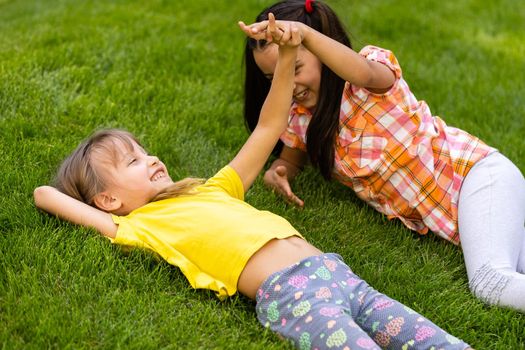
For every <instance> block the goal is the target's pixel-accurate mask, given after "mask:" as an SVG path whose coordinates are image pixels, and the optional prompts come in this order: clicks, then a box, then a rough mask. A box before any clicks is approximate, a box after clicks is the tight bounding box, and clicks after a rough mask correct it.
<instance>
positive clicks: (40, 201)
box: [33, 186, 52, 209]
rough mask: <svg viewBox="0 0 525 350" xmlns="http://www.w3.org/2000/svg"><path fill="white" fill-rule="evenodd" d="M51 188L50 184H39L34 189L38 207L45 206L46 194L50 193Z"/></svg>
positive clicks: (34, 197)
mask: <svg viewBox="0 0 525 350" xmlns="http://www.w3.org/2000/svg"><path fill="white" fill-rule="evenodd" d="M51 188H52V187H50V186H39V187H37V188H35V190H34V191H33V199H34V201H35V205H36V206H37V207H38V208H41V209H42V208H43V205H44V203H45V199H46V196H47V195H48V194H49V192H50V190H51Z"/></svg>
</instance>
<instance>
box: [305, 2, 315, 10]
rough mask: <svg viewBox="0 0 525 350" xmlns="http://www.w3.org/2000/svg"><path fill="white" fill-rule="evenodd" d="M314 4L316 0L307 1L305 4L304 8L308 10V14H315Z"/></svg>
mask: <svg viewBox="0 0 525 350" xmlns="http://www.w3.org/2000/svg"><path fill="white" fill-rule="evenodd" d="M313 3H314V0H306V1H305V2H304V8H305V9H306V12H308V13H312V12H314V6H313Z"/></svg>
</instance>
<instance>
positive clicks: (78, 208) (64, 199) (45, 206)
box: [33, 186, 117, 238]
mask: <svg viewBox="0 0 525 350" xmlns="http://www.w3.org/2000/svg"><path fill="white" fill-rule="evenodd" d="M33 196H34V199H35V204H36V206H37V207H38V208H40V209H42V210H44V211H46V212H48V213H50V214H53V215H56V216H58V217H60V218H61V219H64V220H67V221H70V222H72V223H74V224H77V225H82V226H85V227H93V228H95V229H96V230H97V231H99V232H100V233H101V234H103V235H104V236H107V237H110V238H115V236H116V234H117V225H116V224H115V223H114V222H113V220H112V219H111V215H110V214H108V213H106V212H104V211H102V210H99V209H96V208H94V207H91V206H89V205H87V204H85V203H83V202H81V201H78V200H76V199H74V198H72V197H70V196H68V195H66V194H64V193H62V192H60V191H59V190H57V189H56V188H54V187H51V186H41V187H37V188H36V189H35V191H34V193H33Z"/></svg>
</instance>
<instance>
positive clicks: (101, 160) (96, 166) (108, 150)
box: [54, 129, 202, 214]
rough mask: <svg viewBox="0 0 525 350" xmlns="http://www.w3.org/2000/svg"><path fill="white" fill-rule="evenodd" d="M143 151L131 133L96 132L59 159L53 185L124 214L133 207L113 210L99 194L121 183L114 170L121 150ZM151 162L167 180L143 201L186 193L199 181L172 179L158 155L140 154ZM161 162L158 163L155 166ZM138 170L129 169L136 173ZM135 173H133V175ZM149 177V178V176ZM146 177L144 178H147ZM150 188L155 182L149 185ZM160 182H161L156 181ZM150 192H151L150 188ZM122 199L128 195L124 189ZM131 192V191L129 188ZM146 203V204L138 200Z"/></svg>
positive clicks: (88, 201)
mask: <svg viewBox="0 0 525 350" xmlns="http://www.w3.org/2000/svg"><path fill="white" fill-rule="evenodd" d="M137 147H138V148H140V150H142V151H143V149H142V146H141V144H140V142H139V141H138V140H137V139H136V137H135V136H133V135H132V134H131V133H129V132H127V131H124V130H119V129H105V130H100V131H97V132H95V133H94V134H93V135H92V136H90V137H89V138H88V139H86V140H84V141H83V142H82V143H80V145H79V146H78V147H77V148H76V149H75V150H74V151H73V152H72V153H71V154H70V155H69V156H68V157H67V158H66V159H65V160H64V161H63V162H62V165H61V166H60V168H59V170H58V172H57V174H56V176H55V180H54V186H55V187H56V188H57V189H58V190H59V191H61V192H63V193H65V194H67V195H69V196H71V197H73V198H75V199H77V200H80V201H82V202H84V203H86V204H89V205H91V206H93V207H97V208H100V209H103V210H105V211H108V212H114V213H116V214H127V213H128V212H129V211H131V210H133V209H136V207H131V208H130V207H127V208H126V210H124V211H123V208H120V209H121V210H120V211H119V210H113V209H111V208H109V209H108V208H107V207H105V206H104V205H101V204H100V200H99V199H98V198H100V194H102V193H105V192H107V191H108V189H110V188H116V187H118V186H116V184H118V182H119V181H120V182H122V181H123V178H125V174H124V175H122V178H121V174H119V173H118V172H117V169H118V167H119V162H122V160H123V159H122V157H123V153H127V152H129V153H130V154H132V153H133V152H136V149H135V148H137ZM142 157H145V158H147V159H148V162H151V163H152V166H155V165H156V164H157V166H161V167H162V170H163V171H164V172H165V176H166V177H167V179H168V180H169V181H167V180H166V181H164V183H165V185H164V186H159V190H158V191H154V194H153V195H148V198H147V199H146V200H145V202H148V201H156V200H161V199H166V198H170V197H174V196H178V195H182V194H187V193H189V192H191V190H192V189H193V188H194V187H195V186H197V185H198V184H201V183H202V180H201V179H193V178H187V179H184V180H181V181H178V182H175V183H174V182H172V181H171V179H170V178H169V175H168V174H167V170H166V169H165V168H164V165H163V164H162V162H160V161H159V160H158V158H156V157H154V156H149V155H142ZM158 164H160V165H158ZM135 173H137V172H132V173H131V174H132V175H133V174H135ZM133 176H134V175H133ZM148 179H149V177H148ZM148 179H146V181H148ZM152 185H153V190H155V186H157V184H152ZM158 185H161V184H158ZM150 192H151V191H150ZM119 193H124V194H123V195H122V197H123V198H120V199H121V200H122V201H126V200H127V199H128V198H125V197H126V196H127V194H126V192H123V191H120V192H119ZM128 193H131V194H132V195H133V191H131V192H130V191H128ZM141 204H146V203H141Z"/></svg>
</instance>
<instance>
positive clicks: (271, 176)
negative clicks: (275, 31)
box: [241, 0, 525, 312]
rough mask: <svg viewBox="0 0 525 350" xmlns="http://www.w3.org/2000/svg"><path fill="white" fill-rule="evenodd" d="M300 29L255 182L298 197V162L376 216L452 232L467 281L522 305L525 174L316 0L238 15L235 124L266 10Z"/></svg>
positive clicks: (260, 67)
mask: <svg viewBox="0 0 525 350" xmlns="http://www.w3.org/2000/svg"><path fill="white" fill-rule="evenodd" d="M270 12H272V13H273V14H274V15H275V17H276V18H277V19H278V20H277V26H278V27H280V26H282V27H284V26H287V25H289V23H290V22H293V23H295V24H296V25H297V27H298V28H299V30H300V33H301V36H302V45H301V47H300V49H299V53H298V59H297V63H296V73H295V86H294V90H293V102H292V104H291V108H290V113H289V122H288V128H287V130H286V131H285V132H284V133H283V134H282V135H281V141H282V143H283V144H284V145H282V144H281V148H280V149H278V148H276V151H277V152H280V153H279V158H278V159H277V160H275V161H274V162H273V164H272V165H271V167H270V169H268V170H267V171H266V173H265V176H264V180H265V182H266V184H267V185H269V186H270V187H272V188H274V189H275V190H277V192H279V193H281V194H282V195H283V196H284V197H285V198H286V199H288V200H289V201H290V202H292V203H295V204H297V205H299V206H302V205H303V201H302V200H301V199H300V198H298V197H297V196H296V195H295V194H294V193H293V192H292V190H291V188H290V182H291V180H292V179H293V178H294V177H295V176H296V175H297V174H298V173H299V172H300V171H301V169H302V167H303V166H304V165H305V164H306V163H307V161H310V163H311V164H312V165H314V166H316V167H318V168H319V170H320V171H321V173H322V175H323V176H324V177H325V178H326V179H331V178H335V179H336V180H338V181H340V182H341V183H343V184H345V185H347V186H348V187H350V188H352V189H353V190H354V191H355V192H356V194H357V195H358V196H359V197H360V198H361V199H363V200H364V201H366V202H367V203H368V204H370V205H371V206H372V207H374V208H375V209H376V210H378V211H379V212H381V213H383V214H385V215H387V216H388V218H397V219H399V220H401V221H402V222H403V223H404V224H405V225H406V226H407V227H408V228H410V229H412V230H414V231H416V232H418V233H420V234H426V233H427V232H429V231H432V232H434V233H435V234H437V235H439V236H440V237H442V238H444V239H446V240H448V241H450V242H452V243H454V244H460V243H461V247H462V249H463V253H464V258H465V264H466V268H467V273H468V277H469V285H470V289H471V290H472V292H473V293H474V294H475V295H476V296H477V297H479V298H480V299H482V300H483V301H485V302H487V303H488V304H494V305H501V306H507V307H511V308H514V309H517V310H520V311H522V312H525V228H524V222H525V180H524V178H523V175H522V174H521V172H520V170H519V169H518V168H517V167H516V166H515V165H514V164H513V163H512V162H511V161H510V160H508V159H507V158H506V157H504V156H503V155H502V154H500V153H499V152H498V151H497V150H496V149H494V148H492V147H490V146H488V145H486V144H485V143H483V142H482V141H481V140H479V139H478V138H477V137H475V136H472V135H470V134H468V133H467V132H465V131H463V130H460V129H457V128H453V127H450V126H447V125H446V124H445V122H444V121H443V120H442V119H441V118H439V117H437V116H433V115H432V113H431V111H430V109H429V107H428V105H427V104H426V103H425V102H424V101H420V100H417V99H416V97H415V96H414V95H413V94H412V92H411V91H410V88H409V86H408V85H407V83H406V82H405V80H404V78H403V75H402V70H401V67H400V65H399V63H398V61H397V59H396V57H395V56H394V54H393V53H392V52H391V51H389V50H385V49H382V48H379V47H375V46H366V47H364V48H363V49H362V50H361V51H360V52H355V51H353V50H352V47H351V44H350V41H349V39H348V36H347V34H346V32H345V30H344V28H343V25H342V23H341V22H340V20H339V19H338V18H337V15H336V14H335V13H334V12H333V11H332V10H331V9H330V8H329V7H328V6H327V5H326V4H324V3H322V2H321V1H315V2H314V1H310V0H307V1H302V0H290V1H283V2H279V3H276V4H274V5H272V6H270V7H269V8H267V9H265V10H264V11H263V12H261V14H259V16H257V18H256V21H255V23H253V24H251V25H244V24H242V25H241V29H242V30H243V31H244V32H245V33H246V35H247V41H246V48H245V63H246V74H245V77H246V78H245V102H244V116H245V120H246V124H247V125H248V127H249V129H250V130H253V129H254V127H255V125H256V123H257V120H258V115H259V111H260V108H261V105H262V102H263V101H264V98H265V97H266V95H267V92H268V89H269V86H270V82H271V79H272V77H273V72H274V69H275V62H276V59H277V58H276V57H277V47H278V45H276V44H275V42H272V41H271V40H268V39H270V38H267V37H266V36H265V28H266V27H267V25H268V21H267V18H268V13H270Z"/></svg>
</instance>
